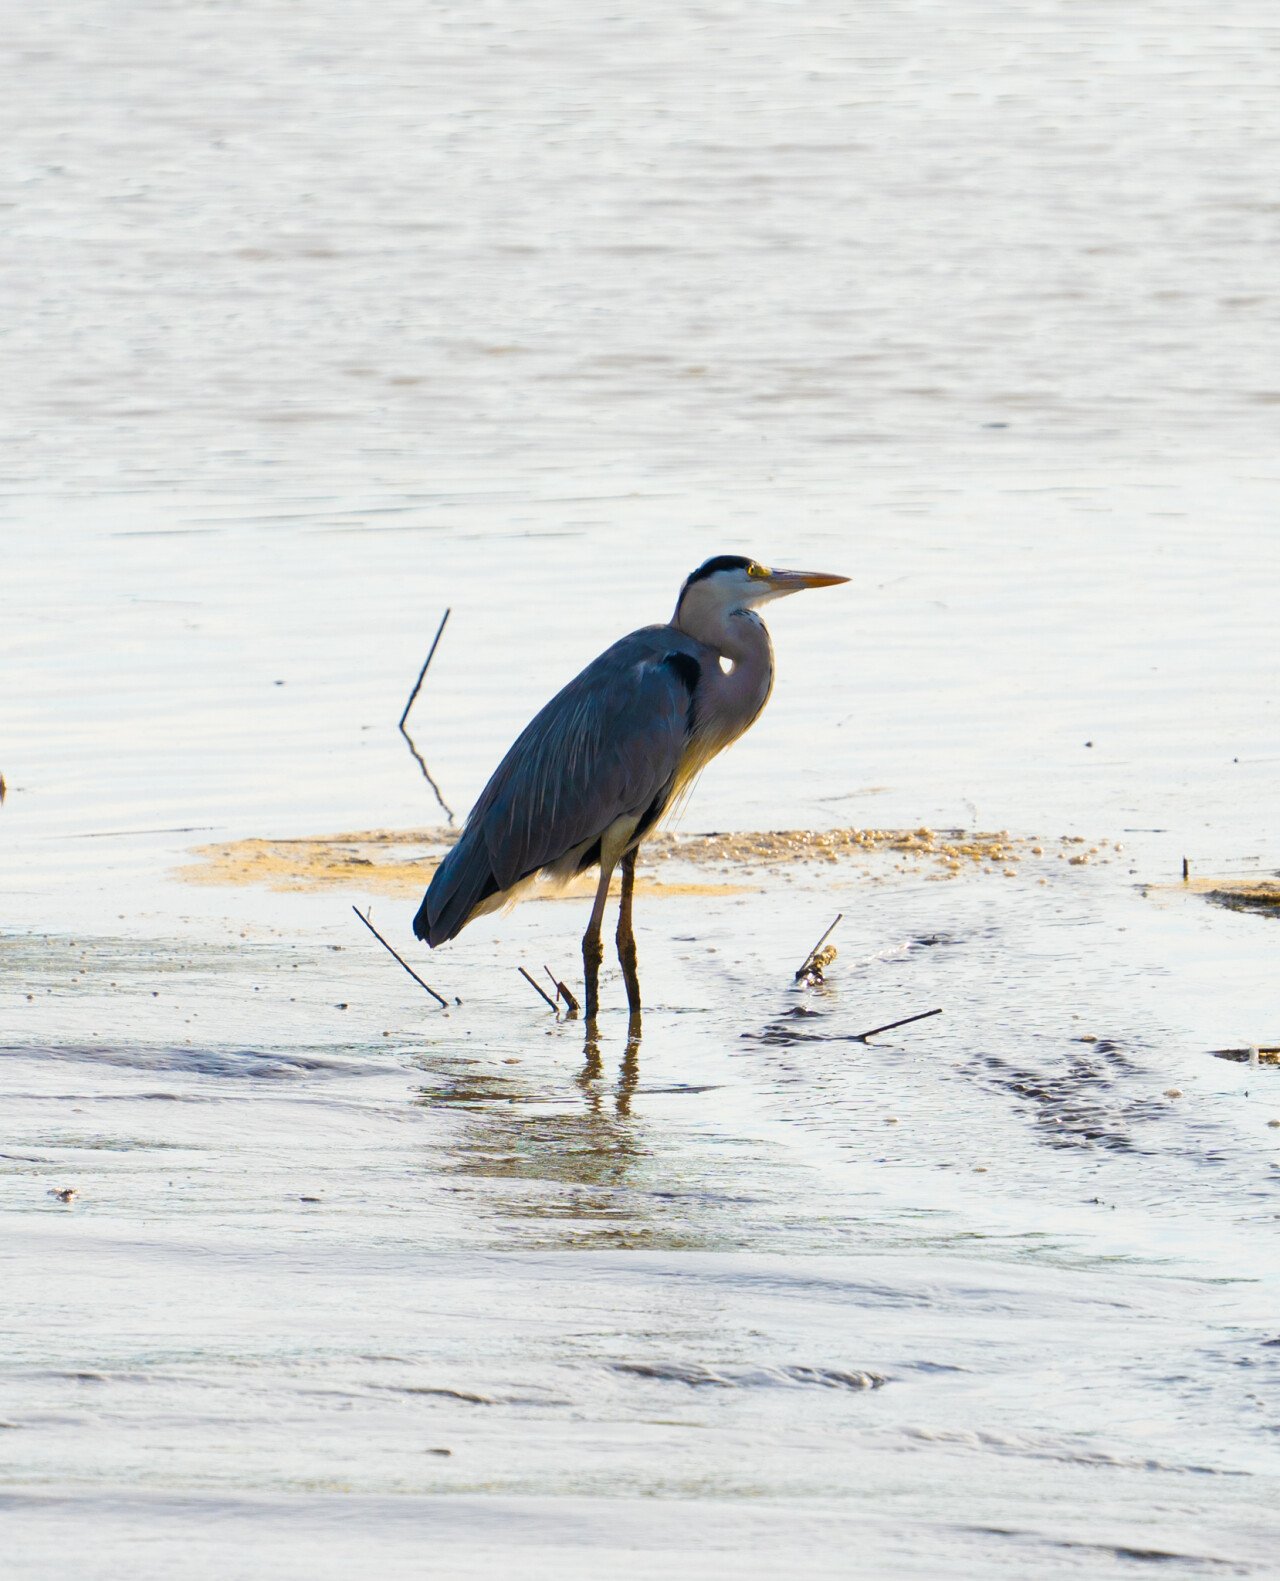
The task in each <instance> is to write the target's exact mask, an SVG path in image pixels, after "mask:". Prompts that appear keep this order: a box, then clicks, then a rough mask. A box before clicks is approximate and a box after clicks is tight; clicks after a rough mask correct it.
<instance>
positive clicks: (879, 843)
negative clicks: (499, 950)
mask: <svg viewBox="0 0 1280 1581" xmlns="http://www.w3.org/2000/svg"><path fill="white" fill-rule="evenodd" d="M456 838H457V834H456V831H454V830H450V829H408V830H405V829H365V830H359V831H355V832H352V833H349V834H331V835H316V836H313V837H310V838H307V839H298V840H234V841H230V842H228V843H226V844H219V845H204V846H199V847H197V849H196V850H195V851H194V852H193V855H195V856H196V857H197V858H198V861H197V862H195V863H193V864H192V865H190V866H188V867H184V868H181V869H179V873H178V876H179V877H180V878H183V879H186V880H187V881H188V882H190V883H194V884H263V885H265V886H267V887H268V888H271V889H330V888H334V889H349V890H354V891H359V892H360V893H362V894H365V893H368V892H370V891H374V892H378V893H382V894H390V895H412V894H414V893H420V892H421V891H423V890H425V888H426V887H427V885H428V884H429V883H430V881H431V876H432V874H433V873H434V872H435V870H436V868H437V867H438V866H439V864H440V861H441V859H442V858H443V856H444V854H445V852H446V851H447V850H448V848H449V847H450V845H452V844H453V842H454V840H455V839H456ZM1106 846H1107V842H1106V841H1105V840H1103V841H1099V842H1098V844H1097V845H1087V844H1086V842H1085V841H1083V840H1081V839H1080V838H1079V837H1068V836H1063V837H1062V838H1061V839H1059V840H1054V841H1049V840H1044V841H1040V840H1038V839H1036V838H1035V837H1034V836H1029V837H1015V836H1013V835H1011V834H1010V833H1009V832H1008V830H1000V831H999V832H998V833H994V834H978V833H969V832H965V831H962V830H957V829H953V830H942V831H939V830H933V829H924V828H920V829H823V830H814V829H766V830H756V831H738V832H734V833H725V834H718V833H713V834H656V835H654V836H653V837H652V838H651V839H649V840H646V841H645V842H644V846H643V848H642V850H641V864H642V871H643V868H644V867H652V866H653V865H655V864H661V863H665V862H672V861H674V862H679V863H680V864H682V865H684V866H686V867H700V868H710V869H713V870H715V869H717V868H718V869H719V871H720V873H722V874H725V875H726V876H727V878H729V879H730V880H737V879H739V878H740V876H745V875H748V874H754V873H758V872H760V871H761V870H768V869H773V868H778V867H783V866H788V865H791V864H793V863H798V862H803V863H828V864H831V863H839V862H844V861H850V860H857V859H865V858H866V857H867V856H869V855H873V854H880V855H882V856H887V857H889V858H891V859H892V861H893V864H894V867H895V868H896V869H899V870H906V869H908V868H915V867H918V866H920V865H921V864H925V865H927V866H929V867H930V868H932V869H933V872H932V873H931V875H930V876H931V877H934V878H944V879H945V878H952V877H955V876H957V875H958V874H960V873H962V872H974V871H977V872H985V873H996V874H1000V875H1003V876H1004V877H1006V878H1014V877H1016V876H1017V875H1018V872H1019V864H1021V863H1022V862H1023V861H1024V860H1027V861H1029V862H1030V864H1031V866H1032V867H1033V868H1035V867H1040V866H1042V864H1041V863H1037V862H1036V861H1035V859H1036V858H1041V859H1045V861H1046V862H1047V860H1049V859H1056V860H1057V861H1059V862H1065V863H1069V864H1070V865H1072V866H1083V865H1084V864H1086V863H1088V862H1090V861H1092V860H1093V859H1094V858H1098V859H1099V860H1106V857H1107V855H1109V854H1110V853H1106V854H1103V853H1104V848H1105V847H1106ZM1113 849H1114V850H1116V851H1119V850H1120V849H1121V848H1120V847H1119V846H1115V847H1114V848H1113ZM743 887H744V886H743V885H742V883H741V882H734V881H728V882H702V881H693V882H689V881H680V880H676V881H674V882H669V883H663V882H657V881H655V880H653V879H650V878H645V877H641V878H640V879H639V880H638V882H637V890H638V891H639V892H640V893H641V894H648V895H731V894H738V893H741V892H742V889H743ZM594 889H595V883H594V879H593V878H592V876H591V875H587V876H585V877H583V878H581V879H577V880H575V881H574V882H573V883H572V884H570V885H569V886H568V887H567V888H565V889H560V890H554V891H552V890H548V891H545V892H543V894H544V895H545V897H546V898H553V897H557V896H558V897H567V898H569V899H573V898H575V897H578V896H582V895H589V894H591V893H593V892H594ZM538 894H539V891H538V890H537V889H535V890H534V891H533V894H532V895H531V896H530V898H535V897H537V896H538Z"/></svg>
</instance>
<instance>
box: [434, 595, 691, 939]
mask: <svg viewBox="0 0 1280 1581" xmlns="http://www.w3.org/2000/svg"><path fill="white" fill-rule="evenodd" d="M700 656H701V648H700V645H699V644H698V643H696V642H693V641H692V640H690V639H689V638H687V637H685V636H684V635H683V634H682V633H679V632H675V631H673V630H672V629H671V628H670V627H663V626H653V627H646V628H644V629H643V630H641V631H635V632H632V633H631V635H630V636H627V637H623V638H622V639H621V641H619V642H615V643H614V645H613V646H612V647H611V648H608V649H607V650H606V651H605V652H604V653H602V654H601V655H600V657H599V658H597V659H594V660H593V661H592V662H591V663H590V664H589V665H588V666H587V668H586V669H585V670H583V671H582V673H581V674H580V675H578V676H576V677H575V678H574V679H573V680H572V681H570V682H569V684H568V685H567V686H566V687H565V688H564V690H563V691H561V692H559V693H558V694H557V695H556V696H555V697H553V698H552V700H551V701H550V702H549V703H548V704H547V705H546V707H545V708H543V709H542V711H541V712H540V713H538V714H537V715H536V716H535V717H534V718H533V719H532V720H531V721H530V723H529V724H528V725H527V726H526V727H525V729H524V731H523V732H522V733H521V734H520V736H519V738H518V739H517V740H516V742H515V744H514V745H513V746H512V748H511V750H510V751H509V752H508V753H507V755H506V757H505V758H503V760H502V762H501V763H500V764H499V765H498V767H497V769H496V770H495V771H494V774H493V777H492V778H491V779H490V781H489V783H488V784H487V785H486V786H485V788H484V791H483V792H482V793H481V796H480V799H479V801H478V802H477V803H476V805H475V807H474V808H473V809H472V812H471V816H470V817H469V818H468V819H467V826H466V829H465V830H464V831H463V835H462V838H461V839H460V840H459V842H458V844H457V845H456V846H455V847H454V848H453V850H452V851H451V852H450V853H449V855H448V857H447V858H446V859H445V861H444V862H443V863H442V864H441V866H440V868H439V869H438V871H437V872H436V875H435V877H434V878H433V879H432V881H431V887H430V888H429V889H428V891H427V894H426V897H425V898H424V900H423V902H422V907H421V909H420V910H419V912H418V916H417V917H416V918H415V920H414V932H415V933H417V935H418V937H419V938H425V939H427V940H428V941H429V942H430V943H431V944H433V945H434V944H437V943H441V942H443V941H444V940H445V939H448V938H452V937H453V935H454V934H455V933H457V932H458V931H459V929H461V928H462V927H463V925H464V924H465V922H466V921H467V918H468V917H469V916H470V914H471V912H472V910H473V909H474V908H475V906H477V905H478V904H480V902H481V901H482V900H484V899H487V898H488V896H490V895H493V894H495V893H497V892H499V891H502V890H506V889H509V888H510V887H511V886H512V885H513V884H515V883H518V882H519V880H520V879H522V878H525V877H527V876H528V875H529V874H531V873H535V872H537V871H538V870H539V869H541V868H544V867H546V866H548V865H549V864H551V863H554V862H556V861H558V860H560V859H561V858H562V857H564V856H566V855H567V854H568V853H569V852H571V851H573V850H575V849H577V848H578V847H580V846H583V845H587V846H589V845H590V844H591V842H593V841H595V840H597V839H598V838H599V837H600V836H601V835H603V834H604V832H605V831H606V830H607V829H608V828H609V827H610V826H611V825H612V824H613V823H614V822H615V820H617V819H618V818H621V817H629V816H635V817H636V818H644V817H645V815H646V814H649V815H650V818H652V817H653V816H656V811H657V810H660V808H661V805H662V804H663V803H664V802H665V800H666V799H667V798H668V797H669V796H670V794H671V789H672V786H673V783H674V781H675V777H676V772H677V770H678V768H679V764H680V759H681V756H682V754H683V752H684V748H685V744H686V742H687V740H688V737H689V733H690V730H691V727H692V722H693V720H692V714H693V698H694V692H695V687H696V681H697V675H698V666H699V663H700Z"/></svg>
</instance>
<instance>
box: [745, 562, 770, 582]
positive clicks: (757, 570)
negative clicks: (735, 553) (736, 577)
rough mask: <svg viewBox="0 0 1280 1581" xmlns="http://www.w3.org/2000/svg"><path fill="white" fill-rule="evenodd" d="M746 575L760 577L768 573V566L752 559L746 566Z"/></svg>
mask: <svg viewBox="0 0 1280 1581" xmlns="http://www.w3.org/2000/svg"><path fill="white" fill-rule="evenodd" d="M747 575H748V576H753V577H756V578H757V579H762V578H764V577H767V576H769V575H770V571H769V567H768V566H767V565H761V564H760V563H759V561H758V560H753V561H752V562H751V564H750V565H749V566H748V567H747Z"/></svg>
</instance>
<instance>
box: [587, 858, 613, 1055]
mask: <svg viewBox="0 0 1280 1581" xmlns="http://www.w3.org/2000/svg"><path fill="white" fill-rule="evenodd" d="M612 877H613V864H612V863H609V864H607V865H606V864H605V863H603V862H602V863H601V864H600V882H599V884H598V885H597V887H596V903H595V905H594V906H592V908H591V920H590V922H588V923H587V931H586V932H585V933H584V934H583V935H582V977H583V982H584V984H585V986H586V993H585V995H584V999H585V1001H586V1002H585V1004H584V1005H583V1014H584V1015H585V1017H586V1019H587V1022H588V1024H589V1023H590V1022H592V1021H594V1020H595V1018H596V1011H597V1010H598V1009H599V1007H600V962H601V961H602V960H604V945H603V944H602V943H601V942H600V928H601V924H602V923H603V922H604V906H605V901H607V900H608V898H609V880H610V879H611V878H612Z"/></svg>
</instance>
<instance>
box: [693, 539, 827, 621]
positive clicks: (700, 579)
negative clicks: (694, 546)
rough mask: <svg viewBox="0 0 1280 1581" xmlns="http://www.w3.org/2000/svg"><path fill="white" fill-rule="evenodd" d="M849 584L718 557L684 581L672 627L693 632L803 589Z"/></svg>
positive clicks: (819, 575) (733, 556)
mask: <svg viewBox="0 0 1280 1581" xmlns="http://www.w3.org/2000/svg"><path fill="white" fill-rule="evenodd" d="M848 580H849V578H848V577H847V576H830V575H828V574H827V572H825V571H779V570H777V569H775V568H773V567H770V566H767V565H761V564H760V562H759V561H758V560H748V559H747V558H746V557H745V556H744V555H740V554H718V555H715V556H714V557H713V558H712V559H710V560H705V561H703V563H702V564H701V565H700V566H699V567H698V569H697V570H696V571H694V572H693V573H692V574H691V575H690V576H689V577H687V578H686V580H685V584H684V586H683V587H682V588H681V589H680V597H679V600H678V601H677V603H676V618H675V624H676V625H677V626H682V627H684V629H686V630H696V628H697V627H698V626H701V625H704V624H707V623H708V622H718V621H720V620H724V619H726V618H727V617H728V616H730V615H737V614H740V613H741V612H742V611H743V610H746V609H754V608H755V607H756V605H757V604H767V603H768V602H769V600H770V599H771V598H785V597H786V596H787V594H788V593H799V592H802V591H803V590H804V589H805V588H806V587H835V586H836V584H837V583H839V582H847V581H848Z"/></svg>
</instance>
